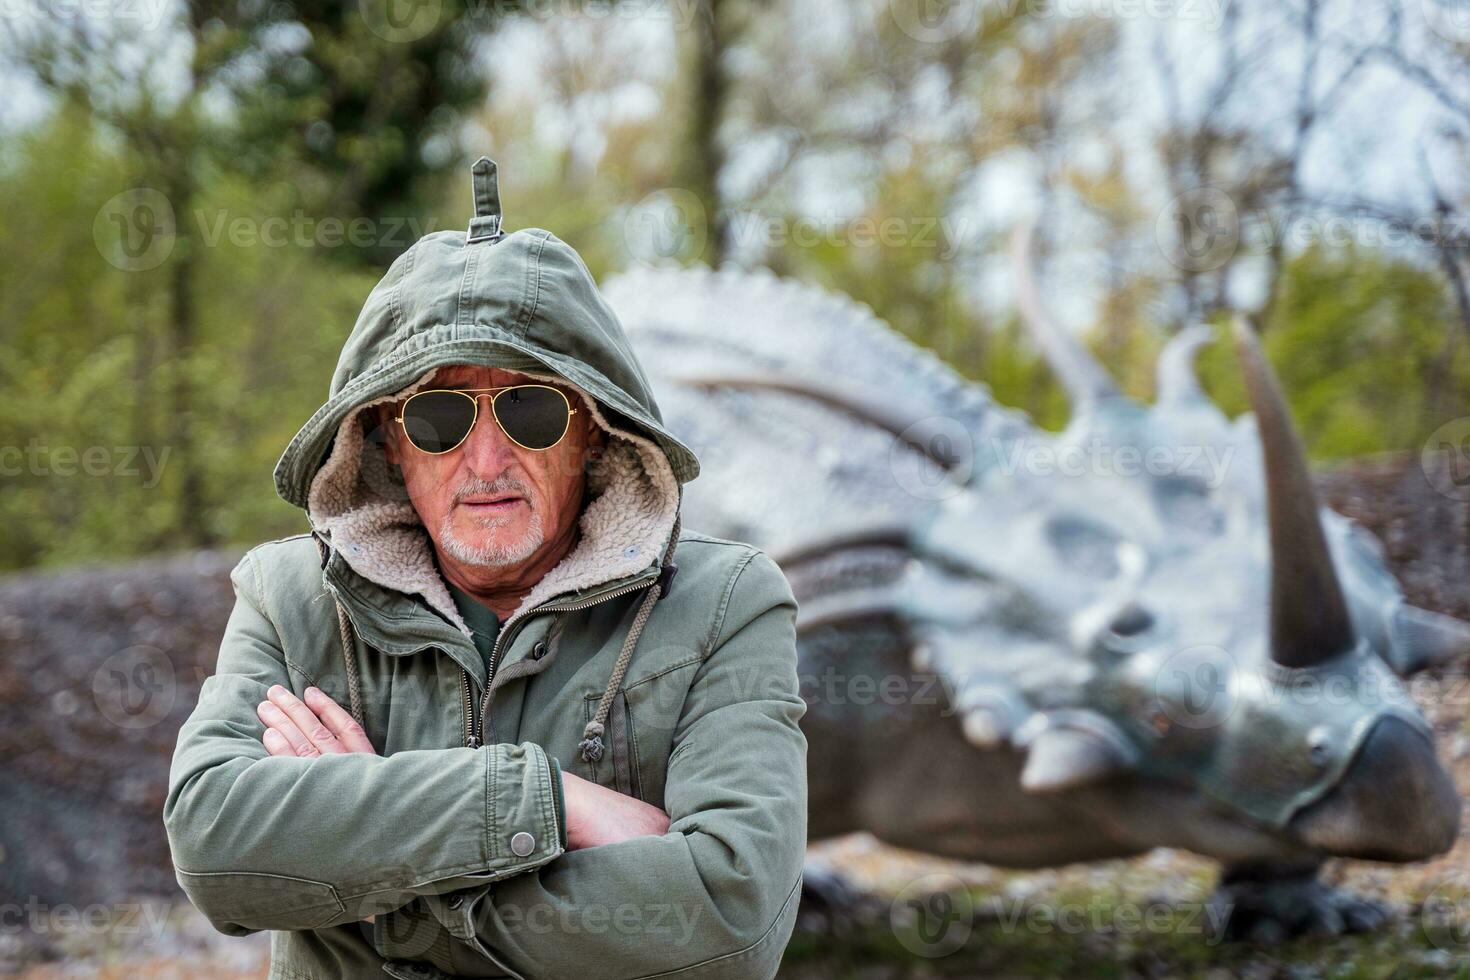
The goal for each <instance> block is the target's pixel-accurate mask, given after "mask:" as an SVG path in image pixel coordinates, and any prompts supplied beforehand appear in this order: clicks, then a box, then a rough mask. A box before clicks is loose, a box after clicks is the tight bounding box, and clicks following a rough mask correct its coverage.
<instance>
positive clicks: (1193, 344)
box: [1154, 323, 1211, 406]
mask: <svg viewBox="0 0 1470 980" xmlns="http://www.w3.org/2000/svg"><path fill="white" fill-rule="evenodd" d="M1210 340H1211V334H1210V328H1209V327H1207V326H1205V325H1204V324H1202V323H1196V324H1194V325H1193V326H1190V327H1185V328H1184V329H1183V330H1181V331H1179V332H1178V333H1177V334H1175V335H1174V336H1173V337H1172V338H1170V340H1169V343H1168V344H1166V345H1165V346H1164V351H1163V353H1162V354H1160V355H1159V363H1158V382H1157V384H1156V385H1155V386H1154V387H1155V389H1156V392H1157V395H1158V404H1160V405H1165V406H1176V405H1188V404H1192V403H1198V402H1205V401H1208V399H1206V398H1205V393H1204V391H1203V389H1201V388H1200V386H1199V378H1198V377H1196V376H1195V373H1194V358H1195V355H1196V354H1198V353H1199V349H1200V348H1201V347H1203V346H1204V345H1205V344H1208V343H1209V342H1210Z"/></svg>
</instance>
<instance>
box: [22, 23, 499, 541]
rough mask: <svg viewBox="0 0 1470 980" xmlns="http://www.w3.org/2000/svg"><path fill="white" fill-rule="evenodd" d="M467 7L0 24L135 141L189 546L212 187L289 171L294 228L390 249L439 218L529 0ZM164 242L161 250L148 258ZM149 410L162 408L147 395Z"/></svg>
mask: <svg viewBox="0 0 1470 980" xmlns="http://www.w3.org/2000/svg"><path fill="white" fill-rule="evenodd" d="M136 9H137V10H138V11H139V13H140V14H141V13H142V12H143V11H145V10H146V9H147V8H145V7H138V8H136ZM170 9H171V10H174V9H175V8H170ZM467 9H468V8H466V7H465V5H464V4H463V3H454V2H450V3H437V2H436V3H434V4H428V5H416V6H414V7H412V8H411V10H410V11H409V13H408V14H407V16H406V17H404V16H403V12H402V11H398V10H397V8H396V0H363V2H361V3H354V2H350V0H341V2H330V3H328V2H303V3H300V4H298V5H295V6H293V5H292V4H289V3H261V2H258V0H232V2H225V0H192V2H190V3H187V4H183V5H181V6H180V7H178V8H177V9H176V10H175V13H174V16H173V17H172V19H169V18H163V19H162V20H160V21H159V22H158V23H149V22H148V21H147V20H146V18H144V17H142V16H127V15H126V14H125V12H124V8H121V7H120V8H118V10H117V11H116V12H115V15H114V16H113V17H111V18H108V19H106V20H105V21H99V20H97V19H95V18H87V17H83V16H80V15H74V16H71V17H59V18H57V19H54V20H44V21H42V20H36V19H32V20H28V21H21V20H18V19H15V18H6V19H4V21H3V23H0V28H3V31H4V40H5V42H6V43H5V49H4V50H5V51H6V57H7V60H8V61H9V62H10V66H11V68H12V69H13V70H20V71H25V72H27V73H29V74H30V75H31V76H32V77H33V78H35V79H36V80H37V81H38V82H40V83H41V85H42V86H44V87H45V89H47V90H49V91H50V92H52V93H53V94H54V95H55V96H56V97H57V98H58V99H59V101H60V102H61V103H62V104H63V105H64V106H76V107H82V108H85V109H86V111H87V112H88V113H89V115H90V118H91V119H92V121H93V122H95V123H96V124H97V125H98V126H100V127H102V129H103V130H105V131H106V133H107V134H108V135H109V136H110V137H111V138H113V139H116V140H117V141H118V144H119V146H120V147H121V152H120V153H119V154H118V161H117V162H118V163H119V165H120V170H121V171H122V172H123V173H125V174H126V175H127V176H128V179H129V182H130V184H131V186H132V187H133V188H135V189H137V190H135V192H134V193H133V195H132V197H130V198H127V199H125V200H123V201H121V202H118V203H116V204H113V203H112V202H109V204H110V205H112V206H111V213H109V214H108V215H106V218H105V219H104V218H99V220H102V221H103V222H104V232H107V231H110V232H111V233H113V234H114V235H115V236H116V240H115V241H114V242H113V243H112V245H113V247H114V248H115V249H116V250H117V251H118V254H117V255H114V256H112V257H111V259H112V261H113V262H114V264H115V265H117V266H118V267H119V268H120V269H122V270H124V272H125V273H128V274H132V275H134V276H143V277H145V278H140V279H138V280H136V281H135V282H134V283H133V285H132V287H131V288H130V289H129V290H128V291H127V295H128V297H129V298H128V300H127V302H128V303H129V304H130V305H131V306H132V307H133V309H134V310H135V311H140V312H141V311H143V310H147V314H146V315H139V316H136V317H135V318H134V319H133V320H132V322H131V327H132V328H133V329H137V330H140V331H144V332H147V333H150V334H152V336H150V337H149V338H148V339H147V341H146V342H145V343H143V344H142V345H141V346H140V352H141V353H140V355H139V356H141V357H142V358H144V362H143V363H138V364H137V368H138V370H139V371H140V372H141V373H142V374H144V375H146V376H148V377H149V378H150V379H151V380H152V382H153V386H152V391H156V392H159V393H162V398H161V399H159V401H160V402H161V406H160V410H159V419H160V420H159V422H158V424H157V425H156V426H155V424H154V423H153V422H152V421H150V422H149V426H150V431H154V430H155V429H156V430H157V431H160V432H161V434H162V435H163V436H164V438H166V440H167V443H168V445H169V446H170V447H171V449H172V450H173V453H174V459H175V462H174V467H175V470H176V472H177V473H178V474H179V476H178V489H177V495H176V498H175V499H176V503H177V508H178V512H177V528H178V532H179V538H178V540H177V543H178V544H179V545H202V544H210V543H212V542H215V541H217V540H219V533H218V529H217V528H216V527H215V526H214V524H213V522H212V521H211V520H210V519H209V516H208V515H209V511H210V508H211V506H212V504H213V503H214V500H213V499H212V498H211V497H210V495H209V493H208V490H207V487H206V467H205V463H204V460H205V457H206V452H205V451H204V449H203V443H202V441H201V438H200V435H199V433H198V431H197V428H196V420H197V417H198V415H199V409H200V406H199V401H200V398H201V395H200V393H199V390H198V385H199V384H200V382H201V380H202V379H201V377H200V375H201V373H202V372H201V365H200V363H199V361H198V346H199V342H200V317H201V312H200V304H201V302H202V297H201V296H200V291H201V289H200V286H201V280H200V268H201V262H202V258H203V256H202V250H203V249H204V248H210V247H214V246H216V245H217V244H218V242H219V235H218V233H219V232H220V231H223V230H226V229H227V228H228V227H229V226H228V225H227V224H224V223H221V221H225V222H227V221H228V220H229V216H228V215H226V214H216V215H213V216H211V215H209V214H208V213H207V211H206V210H205V209H201V208H199V207H198V205H199V203H200V191H201V187H202V186H203V185H204V183H205V182H206V181H209V180H212V179H218V178H219V177H220V176H221V175H229V174H234V173H240V174H244V175H246V176H250V177H254V178H257V179H263V178H270V179H272V180H275V181H281V180H282V179H285V180H286V181H287V182H288V186H291V187H292V190H293V193H292V194H291V195H289V197H290V199H289V200H283V201H281V202H280V203H281V204H282V205H283V209H282V210H283V214H287V215H290V216H291V218H292V221H293V223H292V224H291V225H290V227H291V229H292V232H291V234H293V235H300V234H305V235H306V236H307V240H306V241H304V242H303V241H297V242H296V244H300V245H304V246H306V247H311V246H313V245H317V246H321V245H327V244H330V246H331V247H329V248H327V249H326V251H327V252H328V254H332V255H336V256H345V257H348V258H349V259H352V260H356V261H368V262H372V263H376V264H381V263H383V262H386V261H387V260H388V259H391V258H392V257H393V256H394V255H396V254H397V253H398V252H400V251H402V250H403V249H404V248H406V247H408V245H410V244H412V242H413V240H414V239H415V238H416V237H417V234H414V233H413V232H414V231H415V230H416V229H417V230H426V227H425V226H426V225H428V224H432V222H426V221H425V220H424V217H423V210H424V206H425V203H426V200H427V194H428V189H429V185H430V183H431V182H432V181H433V179H434V178H435V177H436V176H438V175H439V174H441V173H443V172H444V171H445V170H446V169H447V168H449V167H451V166H453V165H455V164H457V163H458V162H459V152H458V149H457V144H456V143H455V142H454V141H453V139H451V137H450V132H451V131H452V128H453V126H454V124H455V123H456V121H457V119H458V113H459V111H460V110H461V109H462V107H463V106H465V105H467V104H469V103H471V102H473V101H476V100H478V99H479V98H481V97H482V95H483V82H482V81H481V80H480V76H479V75H478V74H477V73H476V72H475V71H474V70H473V68H472V67H471V56H472V54H473V42H474V40H475V38H476V37H477V36H478V35H479V34H480V33H482V32H483V31H485V30H487V29H489V28H490V27H493V26H494V24H495V21H494V20H493V19H489V18H487V16H486V14H487V11H494V12H496V13H497V14H498V13H499V12H503V11H505V10H508V9H511V8H510V6H509V5H507V6H504V7H502V6H498V5H497V6H494V7H486V8H478V7H477V8H476V9H475V16H467V15H466V16H461V15H462V14H465V13H466V11H467ZM277 186H279V185H277ZM270 197H271V198H272V199H276V198H279V197H280V195H278V194H271V195H270ZM106 210H108V206H104V211H106ZM303 212H304V214H303ZM211 217H213V218H217V219H220V220H217V221H213V222H211V221H210V220H208V219H210V218H211ZM300 217H304V218H306V221H305V222H304V223H303V222H301V221H299V220H297V219H298V218H300ZM107 220H113V221H114V223H113V226H112V227H111V228H107V227H105V225H106V221H107ZM329 220H330V221H333V222H335V223H336V224H335V225H333V227H340V228H342V229H344V232H345V233H344V234H338V235H334V236H333V239H332V242H331V243H327V242H323V241H320V240H319V239H317V238H316V237H315V236H316V235H317V234H319V233H320V231H321V229H322V228H323V227H324V225H325V222H327V221H329ZM255 227H256V229H257V231H258V230H259V229H261V228H263V227H264V226H263V225H260V224H259V223H257V224H256V225H255ZM283 228H284V226H283ZM303 228H305V229H307V230H305V231H302V230H301V229H303ZM101 244H102V243H101V242H100V241H99V246H100V245H101ZM160 252H161V253H162V258H161V260H160V261H159V262H156V263H155V262H152V261H150V260H149V259H148V258H147V256H149V255H150V253H152V254H157V253H160ZM140 257H142V258H141V260H140ZM159 266H161V269H160V271H159V273H158V274H150V270H151V269H153V268H155V267H159ZM153 290H156V291H157V293H156V294H155V293H153V292H152V291H153ZM158 296H161V297H162V301H161V302H159V301H157V297H158ZM155 324H156V326H155ZM150 400H151V399H150ZM138 414H139V416H140V417H142V418H149V419H150V420H151V419H152V418H153V417H154V413H152V412H151V411H150V410H149V409H148V408H147V407H146V406H145V407H143V408H141V409H140V410H139V413H138Z"/></svg>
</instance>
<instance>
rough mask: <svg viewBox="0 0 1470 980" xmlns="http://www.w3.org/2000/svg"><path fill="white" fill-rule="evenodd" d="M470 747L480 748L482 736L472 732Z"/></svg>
mask: <svg viewBox="0 0 1470 980" xmlns="http://www.w3.org/2000/svg"><path fill="white" fill-rule="evenodd" d="M469 747H470V748H472V749H478V748H479V747H480V737H479V736H478V735H475V734H474V733H471V734H470V741H469Z"/></svg>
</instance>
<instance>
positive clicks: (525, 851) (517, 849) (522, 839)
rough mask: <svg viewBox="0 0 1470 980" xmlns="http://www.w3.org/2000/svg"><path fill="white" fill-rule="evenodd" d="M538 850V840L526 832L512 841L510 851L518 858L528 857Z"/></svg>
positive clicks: (522, 832)
mask: <svg viewBox="0 0 1470 980" xmlns="http://www.w3.org/2000/svg"><path fill="white" fill-rule="evenodd" d="M535 849H536V838H534V837H532V836H531V835H530V834H528V833H526V832H525V831H524V830H523V831H521V832H520V833H518V834H516V835H515V836H514V837H512V838H511V839H510V851H511V853H512V854H514V855H515V856H516V857H527V856H529V855H530V853H531V852H532V851H534V850H535Z"/></svg>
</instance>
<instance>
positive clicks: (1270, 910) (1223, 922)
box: [1206, 868, 1389, 943]
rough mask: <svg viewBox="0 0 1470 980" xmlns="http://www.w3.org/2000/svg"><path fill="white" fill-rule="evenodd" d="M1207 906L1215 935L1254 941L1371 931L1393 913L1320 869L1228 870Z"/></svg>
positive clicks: (1217, 937)
mask: <svg viewBox="0 0 1470 980" xmlns="http://www.w3.org/2000/svg"><path fill="white" fill-rule="evenodd" d="M1208 911H1209V915H1208V916H1206V920H1207V921H1208V922H1209V923H1210V924H1211V925H1212V927H1213V928H1212V936H1211V938H1213V939H1217V940H1218V939H1225V940H1247V941H1249V942H1255V943H1271V942H1280V941H1281V940H1284V939H1290V938H1293V937H1295V936H1340V935H1343V934H1344V933H1352V932H1368V931H1370V930H1373V929H1377V928H1378V927H1379V926H1381V925H1383V924H1384V923H1385V922H1387V921H1388V917H1389V913H1388V910H1387V908H1386V907H1385V906H1383V905H1381V904H1379V903H1377V902H1373V901H1369V900H1367V899H1363V898H1358V897H1357V896H1355V895H1351V894H1348V893H1347V892H1343V891H1340V890H1338V889H1336V888H1333V887H1332V886H1331V885H1326V884H1323V883H1322V882H1321V881H1319V880H1317V876H1316V869H1312V870H1309V871H1305V872H1302V871H1292V870H1287V871H1280V872H1273V871H1272V870H1270V869H1261V868H1252V869H1249V870H1240V871H1231V870H1227V871H1226V872H1225V873H1224V874H1223V875H1222V876H1221V879H1220V884H1219V885H1218V886H1217V887H1216V888H1215V892H1214V894H1213V895H1211V896H1210V900H1209V908H1208Z"/></svg>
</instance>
